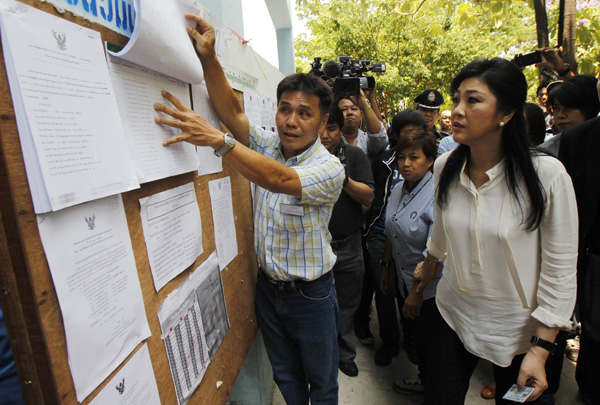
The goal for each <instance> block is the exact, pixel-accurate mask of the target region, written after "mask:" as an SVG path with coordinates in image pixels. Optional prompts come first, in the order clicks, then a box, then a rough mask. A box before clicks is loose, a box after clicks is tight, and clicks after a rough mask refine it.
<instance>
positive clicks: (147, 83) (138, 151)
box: [107, 55, 198, 183]
mask: <svg viewBox="0 0 600 405" xmlns="http://www.w3.org/2000/svg"><path fill="white" fill-rule="evenodd" d="M107 56H108V66H109V69H110V75H111V78H112V83H113V86H114V89H115V95H116V97H117V104H118V106H119V112H120V113H121V119H122V121H123V128H124V131H125V138H126V140H127V144H128V145H129V150H130V154H131V158H132V163H133V165H134V167H135V172H136V175H137V177H138V179H139V181H140V183H147V182H150V181H154V180H158V179H163V178H166V177H170V176H175V175H178V174H182V173H189V172H193V171H195V170H197V169H198V157H197V156H196V148H195V146H194V145H192V144H190V143H187V142H178V143H176V144H173V145H170V146H167V147H165V146H163V145H162V143H163V141H164V140H165V139H168V138H170V137H172V136H175V135H177V134H179V133H180V132H181V131H179V130H178V129H175V128H172V127H168V126H166V125H159V124H157V123H155V122H154V117H155V116H156V115H157V112H156V110H154V103H161V104H166V105H169V102H167V101H166V100H165V99H164V98H163V96H162V95H161V90H166V91H168V92H169V93H171V94H172V95H174V96H175V97H177V98H178V99H179V100H180V101H181V102H182V103H184V104H185V105H186V106H188V107H190V92H189V89H188V84H187V83H184V82H182V81H181V80H178V79H175V78H173V77H169V76H166V75H164V74H162V73H158V72H155V71H153V70H150V69H148V68H145V67H142V66H139V65H136V64H134V63H131V62H128V61H126V60H124V59H119V58H117V57H115V56H110V55H107ZM160 114H162V113H160ZM160 114H159V115H160ZM163 115H164V114H163ZM164 116H166V115H164ZM169 118H170V117H169Z"/></svg>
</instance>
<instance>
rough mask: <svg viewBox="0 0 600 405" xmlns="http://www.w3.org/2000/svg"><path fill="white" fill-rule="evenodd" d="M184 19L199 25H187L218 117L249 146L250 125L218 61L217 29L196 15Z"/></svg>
mask: <svg viewBox="0 0 600 405" xmlns="http://www.w3.org/2000/svg"><path fill="white" fill-rule="evenodd" d="M185 17H186V18H187V19H189V20H192V21H194V22H196V27H192V26H188V28H187V31H188V34H189V35H190V37H192V39H193V40H194V45H195V47H196V53H198V57H199V58H200V62H201V63H202V68H203V69H204V81H205V82H206V88H207V90H208V95H209V97H210V101H211V102H212V105H213V107H214V108H215V111H216V112H217V114H218V115H219V118H220V119H221V121H222V122H223V124H225V126H226V127H227V128H228V129H229V130H230V131H231V134H232V135H233V136H234V137H235V139H236V140H237V141H238V142H240V143H242V144H243V145H244V146H248V143H249V137H250V135H249V133H250V124H249V122H248V117H246V114H244V109H243V108H242V105H241V103H240V101H239V99H238V98H237V96H236V94H235V92H234V91H233V89H232V88H231V86H230V85H229V82H228V81H227V78H226V77H225V73H224V72H223V68H222V67H221V64H220V63H219V60H218V59H217V55H216V53H215V30H214V28H213V27H212V25H210V24H209V23H208V22H206V20H204V19H203V18H201V17H199V16H197V15H193V14H186V15H185Z"/></svg>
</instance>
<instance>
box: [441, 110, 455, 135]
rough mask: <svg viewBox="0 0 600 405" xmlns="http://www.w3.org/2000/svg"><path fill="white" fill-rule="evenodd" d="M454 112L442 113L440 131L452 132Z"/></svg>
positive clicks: (446, 111) (445, 111)
mask: <svg viewBox="0 0 600 405" xmlns="http://www.w3.org/2000/svg"><path fill="white" fill-rule="evenodd" d="M451 116H452V111H450V110H444V111H442V112H441V113H440V129H441V130H442V131H444V132H450V131H452V119H451Z"/></svg>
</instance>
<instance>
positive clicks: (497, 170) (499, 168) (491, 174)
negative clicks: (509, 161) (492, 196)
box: [460, 158, 506, 189]
mask: <svg viewBox="0 0 600 405" xmlns="http://www.w3.org/2000/svg"><path fill="white" fill-rule="evenodd" d="M505 164H506V158H503V159H502V160H501V161H500V162H498V163H497V164H496V166H494V167H492V168H491V169H489V170H487V171H486V172H485V174H487V176H488V178H489V179H490V180H489V181H488V182H486V183H485V184H491V183H493V182H494V180H495V179H496V178H497V177H498V176H501V175H504V165H505ZM460 183H461V184H462V185H463V186H464V187H465V188H467V189H470V188H471V187H472V185H473V183H472V182H471V179H470V178H469V176H468V175H467V161H466V160H465V161H464V162H463V165H462V170H461V171H460ZM485 184H484V185H485Z"/></svg>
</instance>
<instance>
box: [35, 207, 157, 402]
mask: <svg viewBox="0 0 600 405" xmlns="http://www.w3.org/2000/svg"><path fill="white" fill-rule="evenodd" d="M37 221H38V229H39V231H40V237H41V239H42V244H43V246H44V252H45V253H46V258H47V259H48V265H49V266H50V273H51V274H52V281H53V282H54V287H55V289H56V295H57V298H58V303H59V305H60V310H61V313H62V318H63V322H64V327H65V335H66V340H67V353H68V359H69V366H70V368H71V375H72V377H73V382H74V385H75V392H76V394H77V400H78V401H79V402H81V401H83V399H84V398H85V397H87V396H88V395H89V394H90V393H91V392H92V391H93V390H94V389H95V388H96V387H97V386H98V385H99V384H100V383H101V382H102V381H104V379H106V377H108V376H109V375H110V373H112V372H113V371H114V370H115V369H116V368H117V367H118V366H119V364H121V362H123V360H125V358H127V356H128V355H129V354H130V353H131V352H132V351H133V350H134V349H135V347H136V346H137V345H138V344H139V343H140V342H141V341H143V340H144V339H146V338H147V337H149V336H150V328H149V326H148V321H147V319H146V311H145V309H144V300H143V296H142V289H141V286H140V281H139V279H138V273H137V269H136V265H135V259H134V257H133V249H132V247H131V239H130V237H129V229H128V227H127V220H126V218H125V210H124V208H123V201H122V199H121V196H120V195H116V196H111V197H107V198H103V199H100V200H95V201H91V202H88V203H85V204H80V205H77V206H75V207H70V208H65V209H64V210H60V211H58V212H51V213H47V214H41V215H38V216H37Z"/></svg>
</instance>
